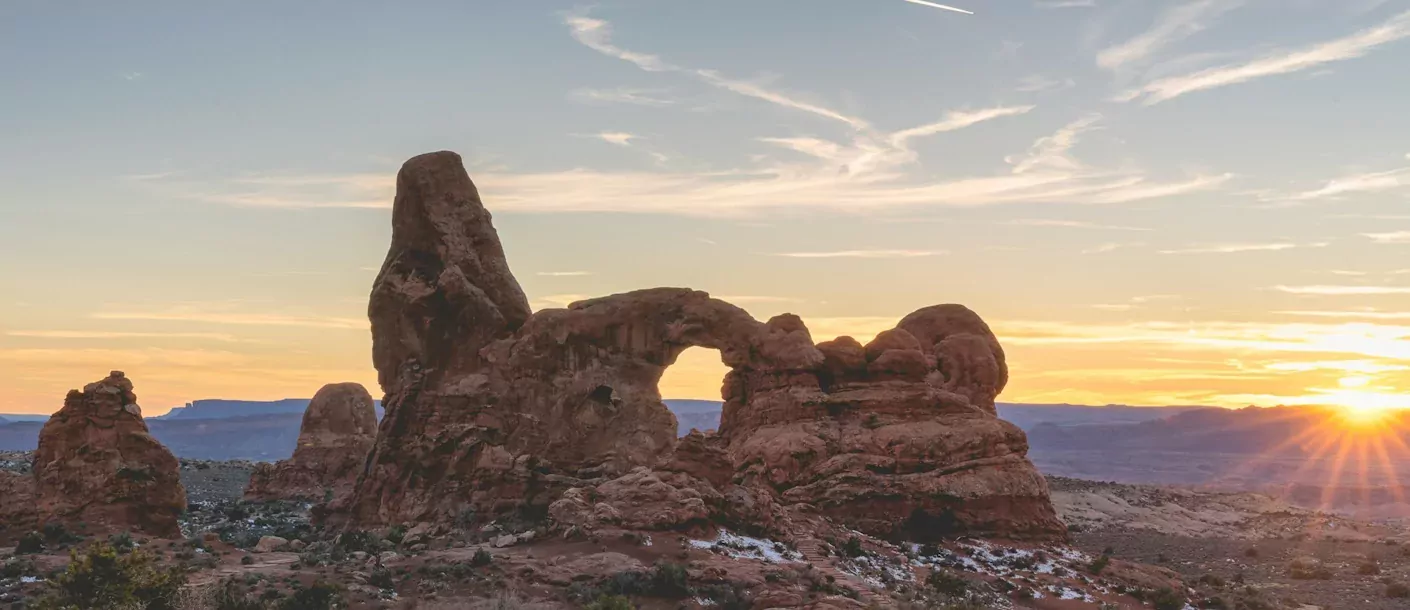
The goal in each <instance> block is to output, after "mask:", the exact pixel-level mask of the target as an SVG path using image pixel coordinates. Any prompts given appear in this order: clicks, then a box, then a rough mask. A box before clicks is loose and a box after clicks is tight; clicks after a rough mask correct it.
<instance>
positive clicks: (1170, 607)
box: [1151, 587, 1185, 610]
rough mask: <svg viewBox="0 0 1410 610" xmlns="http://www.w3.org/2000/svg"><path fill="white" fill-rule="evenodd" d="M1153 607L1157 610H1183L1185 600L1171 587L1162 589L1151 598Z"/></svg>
mask: <svg viewBox="0 0 1410 610" xmlns="http://www.w3.org/2000/svg"><path fill="white" fill-rule="evenodd" d="M1151 607H1152V608H1155V610H1183V608H1184V607H1185V598H1183V597H1181V596H1180V594H1179V593H1176V592H1175V590H1174V589H1171V588H1170V587H1161V588H1160V589H1158V590H1156V592H1155V594H1154V595H1152V596H1151Z"/></svg>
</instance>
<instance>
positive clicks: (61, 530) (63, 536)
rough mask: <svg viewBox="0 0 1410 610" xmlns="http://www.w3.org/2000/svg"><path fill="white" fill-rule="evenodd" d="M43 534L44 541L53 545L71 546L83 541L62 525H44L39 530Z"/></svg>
mask: <svg viewBox="0 0 1410 610" xmlns="http://www.w3.org/2000/svg"><path fill="white" fill-rule="evenodd" d="M41 529H42V531H43V532H44V540H45V541H47V542H52V543H55V544H72V543H75V542H81V541H83V537H82V536H79V535H77V534H74V533H73V532H70V531H69V530H68V528H66V527H64V524H62V523H53V522H51V523H45V524H44V527H43V528H41Z"/></svg>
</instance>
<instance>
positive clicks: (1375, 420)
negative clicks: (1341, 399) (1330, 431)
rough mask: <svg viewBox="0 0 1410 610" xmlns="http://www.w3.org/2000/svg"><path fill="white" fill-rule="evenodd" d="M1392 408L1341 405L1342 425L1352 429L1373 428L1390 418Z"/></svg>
mask: <svg viewBox="0 0 1410 610" xmlns="http://www.w3.org/2000/svg"><path fill="white" fill-rule="evenodd" d="M1392 411H1393V409H1392V408H1390V407H1382V406H1375V405H1341V407H1340V411H1339V414H1340V415H1341V420H1342V423H1343V424H1345V425H1347V426H1348V427H1351V428H1373V427H1378V426H1380V425H1381V424H1383V423H1385V421H1386V420H1387V419H1389V418H1390V416H1391V412H1392Z"/></svg>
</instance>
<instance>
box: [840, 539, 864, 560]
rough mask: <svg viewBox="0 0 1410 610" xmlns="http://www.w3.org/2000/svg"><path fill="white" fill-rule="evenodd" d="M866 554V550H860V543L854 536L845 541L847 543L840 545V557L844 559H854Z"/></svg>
mask: <svg viewBox="0 0 1410 610" xmlns="http://www.w3.org/2000/svg"><path fill="white" fill-rule="evenodd" d="M866 554H867V551H866V549H864V548H862V541H861V540H860V539H858V538H857V537H856V536H852V537H851V538H848V539H847V542H844V543H842V555H843V556H844V557H853V558H855V557H861V556H862V555H866Z"/></svg>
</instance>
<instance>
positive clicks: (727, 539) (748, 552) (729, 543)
mask: <svg viewBox="0 0 1410 610" xmlns="http://www.w3.org/2000/svg"><path fill="white" fill-rule="evenodd" d="M690 546H692V547H694V548H697V549H705V550H708V551H713V552H716V553H721V554H724V555H726V556H728V557H730V558H732V559H758V560H761V561H766V562H769V563H796V562H800V561H803V554H802V553H799V552H798V551H795V550H792V549H789V548H787V547H785V546H784V545H783V543H780V542H775V541H773V540H764V539H761V538H752V537H749V536H741V535H739V534H735V533H733V532H730V531H729V530H723V529H722V530H720V533H719V535H717V536H715V539H714V540H691V541H690Z"/></svg>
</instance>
